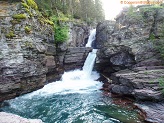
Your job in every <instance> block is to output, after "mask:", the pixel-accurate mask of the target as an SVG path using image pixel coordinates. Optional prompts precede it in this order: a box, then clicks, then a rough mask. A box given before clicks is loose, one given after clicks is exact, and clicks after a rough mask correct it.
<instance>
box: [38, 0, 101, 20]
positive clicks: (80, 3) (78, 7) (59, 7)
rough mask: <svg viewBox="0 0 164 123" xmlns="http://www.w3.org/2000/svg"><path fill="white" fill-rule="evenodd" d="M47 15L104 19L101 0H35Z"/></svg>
mask: <svg viewBox="0 0 164 123" xmlns="http://www.w3.org/2000/svg"><path fill="white" fill-rule="evenodd" d="M35 1H36V3H37V4H38V7H39V9H40V10H41V11H42V12H43V14H44V15H45V16H53V15H56V16H58V17H59V16H60V15H59V13H60V12H62V13H63V14H64V15H66V16H67V17H69V18H70V17H71V18H76V19H82V20H84V21H87V22H88V21H101V20H103V19H104V13H103V9H102V3H101V0H95V1H94V0H35Z"/></svg>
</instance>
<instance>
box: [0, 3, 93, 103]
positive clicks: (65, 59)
mask: <svg viewBox="0 0 164 123" xmlns="http://www.w3.org/2000/svg"><path fill="white" fill-rule="evenodd" d="M0 4H1V9H2V10H1V11H0V102H1V101H3V100H5V99H10V98H14V97H16V96H19V95H21V94H24V93H28V92H31V91H34V90H36V89H39V88H41V87H43V86H44V85H45V84H46V83H47V82H52V81H54V80H56V79H59V78H60V77H61V74H62V73H63V72H64V71H66V70H70V69H76V68H81V67H82V66H83V62H84V60H85V59H86V56H87V54H88V52H89V51H90V48H80V47H79V46H80V45H78V47H79V48H77V47H75V46H76V45H73V46H74V47H73V46H72V47H71V48H69V47H70V46H71V45H69V43H71V42H73V43H71V44H75V43H74V42H77V41H76V40H77V38H70V41H69V43H65V45H64V44H63V45H60V46H58V47H56V46H55V43H54V31H53V26H51V25H50V24H48V23H47V22H46V21H44V20H43V18H42V17H41V16H39V15H38V14H37V12H36V11H35V10H33V9H32V8H31V14H32V16H31V15H29V13H27V12H26V10H25V9H24V8H23V6H22V5H21V4H20V3H13V4H9V3H8V2H5V1H0ZM15 15H17V18H16V17H14V16H15ZM82 27H83V26H82ZM72 28H74V27H72ZM75 28H76V27H75ZM83 28H84V27H83ZM83 28H82V29H80V27H78V29H79V30H83ZM74 30H76V29H74ZM85 31H86V32H87V29H86V30H85ZM74 33H75V32H74ZM76 33H80V32H78V30H76ZM87 36H88V34H86V33H83V34H82V37H81V39H80V40H81V41H82V42H81V43H80V44H82V43H84V42H83V41H84V39H85V38H86V37H87Z"/></svg>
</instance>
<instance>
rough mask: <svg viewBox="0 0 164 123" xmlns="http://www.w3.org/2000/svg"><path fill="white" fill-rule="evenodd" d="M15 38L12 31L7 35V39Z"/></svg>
mask: <svg viewBox="0 0 164 123" xmlns="http://www.w3.org/2000/svg"><path fill="white" fill-rule="evenodd" d="M13 37H15V34H14V32H13V31H10V32H9V33H8V34H6V38H13Z"/></svg>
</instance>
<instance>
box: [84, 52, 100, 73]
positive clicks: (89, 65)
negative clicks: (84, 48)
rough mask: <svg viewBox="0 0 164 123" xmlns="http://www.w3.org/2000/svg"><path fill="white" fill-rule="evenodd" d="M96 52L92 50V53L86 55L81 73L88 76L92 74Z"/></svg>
mask: <svg viewBox="0 0 164 123" xmlns="http://www.w3.org/2000/svg"><path fill="white" fill-rule="evenodd" d="M96 52H97V49H93V50H92V52H90V53H89V54H88V56H87V59H86V60H85V63H84V66H83V71H84V72H86V73H87V74H88V75H90V74H91V72H92V69H93V66H94V62H95V59H96Z"/></svg>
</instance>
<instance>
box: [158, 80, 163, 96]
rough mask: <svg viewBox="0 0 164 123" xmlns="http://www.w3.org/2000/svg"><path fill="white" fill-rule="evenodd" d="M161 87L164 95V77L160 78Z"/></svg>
mask: <svg viewBox="0 0 164 123" xmlns="http://www.w3.org/2000/svg"><path fill="white" fill-rule="evenodd" d="M158 81H159V86H160V87H161V88H162V90H161V92H162V93H163V94H164V77H161V78H159V80H158Z"/></svg>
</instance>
